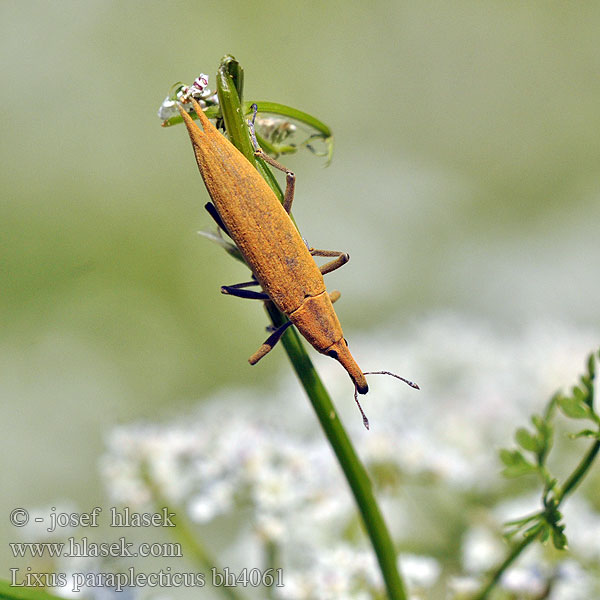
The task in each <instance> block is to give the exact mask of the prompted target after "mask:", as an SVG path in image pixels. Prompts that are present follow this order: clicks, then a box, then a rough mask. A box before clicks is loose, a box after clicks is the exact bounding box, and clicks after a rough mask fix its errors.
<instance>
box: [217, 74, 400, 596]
mask: <svg viewBox="0 0 600 600" xmlns="http://www.w3.org/2000/svg"><path fill="white" fill-rule="evenodd" d="M217 86H218V87H217V91H218V94H219V103H220V105H221V111H222V115H223V119H224V121H225V127H226V129H227V133H228V135H229V138H230V140H231V141H232V143H233V144H234V145H235V146H236V147H237V148H238V149H239V150H240V151H241V152H242V153H244V155H245V156H246V158H248V160H250V162H251V163H252V164H256V163H257V162H259V161H255V159H254V152H253V149H252V145H251V142H250V136H249V134H248V129H247V127H246V124H245V122H244V116H243V111H242V110H241V103H240V98H239V97H238V95H237V93H236V91H235V87H234V85H233V83H232V82H231V80H230V78H228V76H227V70H226V69H225V68H220V69H219V73H218V74H217ZM260 166H261V165H260V164H259V165H258V167H259V171H260V172H261V173H262V170H261V168H260ZM267 171H269V170H268V169H267ZM265 179H266V180H267V182H268V183H269V184H271V181H274V178H273V175H272V174H271V173H270V171H269V176H267V177H265ZM274 183H275V185H274V186H273V185H272V187H273V189H274V191H275V193H276V194H277V195H278V197H279V198H280V200H281V199H282V197H283V195H282V193H281V189H280V188H279V186H278V185H277V182H276V181H275V182H274ZM265 308H266V310H267V313H268V314H269V316H270V318H271V320H272V322H273V325H274V326H275V327H278V326H280V325H282V324H283V323H284V322H285V321H286V320H287V319H286V317H285V316H284V315H282V314H281V313H280V312H279V310H277V308H276V307H275V306H274V305H273V303H271V302H266V303H265ZM281 342H282V344H283V346H284V348H285V351H286V353H287V355H288V357H289V359H290V361H291V363H292V366H293V368H294V370H295V371H296V374H297V375H298V378H299V379H300V382H301V384H302V386H303V387H304V390H305V391H306V394H307V396H308V398H309V399H310V402H311V404H312V406H313V408H314V410H315V412H316V414H317V418H318V419H319V422H320V424H321V427H322V428H323V431H324V433H325V435H326V437H327V439H328V441H329V443H330V444H331V447H332V449H333V451H334V453H335V455H336V457H337V459H338V462H339V463H340V466H341V468H342V471H343V473H344V475H345V477H346V480H347V481H348V485H349V486H350V489H351V491H352V493H353V495H354V498H355V500H356V504H357V506H358V510H359V512H360V514H361V516H362V519H363V522H364V525H365V528H366V530H367V534H368V535H369V538H370V540H371V544H372V545H373V549H374V550H375V554H376V556H377V560H378V562H379V566H380V568H381V573H382V575H383V579H384V582H385V586H386V589H387V594H388V597H389V599H390V600H406V598H407V596H406V592H405V586H404V583H403V581H402V578H401V576H400V574H399V572H398V567H397V561H396V549H395V548H394V544H393V542H392V538H391V536H390V533H389V531H388V529H387V526H386V524H385V521H384V519H383V516H382V514H381V511H380V510H379V506H378V505H377V501H376V500H375V496H374V495H373V489H372V486H371V481H370V479H369V476H368V475H367V472H366V470H365V468H364V467H363V465H362V463H361V462H360V460H359V458H358V456H357V454H356V452H355V450H354V448H353V446H352V443H351V442H350V439H349V437H348V435H347V433H346V431H345V429H344V426H343V425H342V422H341V421H340V419H339V417H338V415H337V411H336V409H335V407H334V406H333V403H332V401H331V398H330V396H329V394H328V392H327V390H326V389H325V386H324V385H323V383H322V382H321V379H320V378H319V375H318V373H317V371H316V369H315V368H314V366H313V364H312V362H311V360H310V358H309V356H308V354H307V352H306V350H305V348H304V346H303V344H302V342H301V340H300V337H299V335H298V333H297V332H296V331H295V330H293V329H291V328H290V329H288V330H287V331H286V333H285V334H284V335H283V337H282V339H281Z"/></svg>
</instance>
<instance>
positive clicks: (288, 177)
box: [248, 104, 296, 214]
mask: <svg viewBox="0 0 600 600" xmlns="http://www.w3.org/2000/svg"><path fill="white" fill-rule="evenodd" d="M252 110H253V111H254V115H253V116H252V120H251V121H249V122H248V124H249V125H250V134H251V135H250V137H251V138H252V145H253V146H254V156H256V157H257V158H262V160H264V161H265V162H266V163H268V164H270V165H271V166H272V167H275V168H276V169H278V170H279V171H282V172H283V173H285V193H284V194H283V208H285V212H286V213H288V214H289V212H290V210H292V202H293V201H294V189H295V187H296V175H294V173H293V172H292V171H290V170H289V169H288V168H287V167H284V166H283V165H282V164H281V163H279V162H277V161H276V160H275V159H274V158H271V157H270V156H269V155H268V154H267V153H266V152H265V151H264V150H263V149H262V148H261V147H260V146H259V145H258V141H257V140H256V132H255V131H254V120H255V119H256V113H257V110H258V109H257V106H256V104H253V105H252Z"/></svg>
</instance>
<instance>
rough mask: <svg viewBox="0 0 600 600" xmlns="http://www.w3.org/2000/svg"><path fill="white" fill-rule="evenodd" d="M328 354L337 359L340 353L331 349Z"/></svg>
mask: <svg viewBox="0 0 600 600" xmlns="http://www.w3.org/2000/svg"><path fill="white" fill-rule="evenodd" d="M327 356H331V358H335V359H336V360H337V358H338V353H337V352H336V351H335V350H329V352H327Z"/></svg>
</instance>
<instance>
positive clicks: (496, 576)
mask: <svg viewBox="0 0 600 600" xmlns="http://www.w3.org/2000/svg"><path fill="white" fill-rule="evenodd" d="M599 451H600V440H599V441H596V442H594V443H593V444H592V446H591V448H590V449H589V450H588V451H587V453H586V455H585V456H584V457H583V458H582V459H581V461H580V462H579V464H578V465H577V467H575V469H574V471H573V472H572V473H571V475H569V477H568V478H567V480H566V481H565V483H564V484H563V486H562V491H561V492H560V493H559V494H558V495H557V497H556V508H557V509H558V507H559V506H560V505H561V504H562V503H563V501H564V500H565V498H566V497H567V496H568V495H569V494H570V493H572V492H573V491H574V490H575V488H576V487H577V486H578V485H579V484H580V483H581V481H582V480H583V478H584V477H585V474H586V473H587V472H588V471H589V469H590V467H591V466H592V463H593V462H594V459H595V458H596V456H597V455H598V452H599ZM538 537H539V534H535V535H531V536H528V537H525V538H523V539H522V540H521V541H520V542H519V543H518V544H515V545H514V546H513V547H512V549H511V551H510V554H509V555H508V556H507V557H506V559H505V560H504V561H503V562H502V564H500V565H499V566H498V567H497V568H496V569H495V570H494V572H493V573H492V574H491V576H490V578H489V580H488V582H487V583H486V584H485V586H484V587H483V589H482V590H481V591H479V592H478V594H477V595H476V596H474V598H473V600H485V599H486V598H487V597H488V595H489V593H490V592H491V591H492V589H493V588H494V587H495V585H496V584H497V583H498V581H499V580H500V578H501V577H502V575H503V574H504V572H505V571H506V570H507V569H508V568H509V567H510V566H511V565H512V564H513V562H514V561H515V560H516V559H517V558H518V557H519V556H520V555H521V553H522V552H523V550H525V548H527V546H529V544H531V542H533V541H534V540H536V539H537V538H538Z"/></svg>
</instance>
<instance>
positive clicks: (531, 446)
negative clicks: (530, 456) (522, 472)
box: [515, 427, 540, 452]
mask: <svg viewBox="0 0 600 600" xmlns="http://www.w3.org/2000/svg"><path fill="white" fill-rule="evenodd" d="M515 440H516V441H517V444H519V446H521V448H524V449H525V450H529V451H530V452H538V449H539V447H540V440H539V439H538V438H537V437H536V436H535V435H532V434H531V433H530V432H529V430H528V429H525V428H524V427H519V429H517V432H516V433H515Z"/></svg>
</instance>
